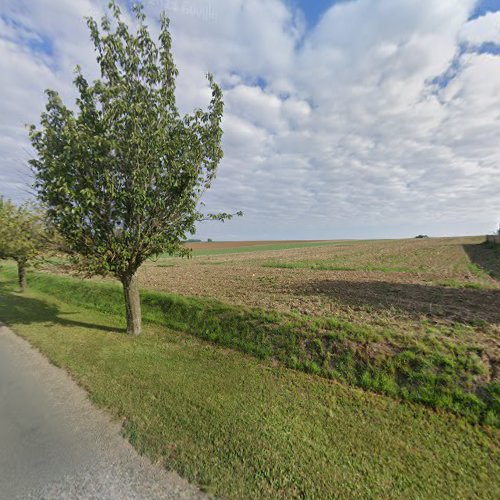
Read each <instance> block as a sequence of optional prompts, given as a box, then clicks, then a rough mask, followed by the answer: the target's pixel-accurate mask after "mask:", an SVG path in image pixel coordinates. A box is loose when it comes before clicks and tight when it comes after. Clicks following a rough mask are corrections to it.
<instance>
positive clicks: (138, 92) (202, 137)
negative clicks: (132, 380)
mask: <svg viewBox="0 0 500 500" xmlns="http://www.w3.org/2000/svg"><path fill="white" fill-rule="evenodd" d="M109 7H110V9H111V12H112V15H113V17H114V21H112V20H110V19H109V18H108V17H104V18H103V19H102V20H101V23H100V29H99V27H98V24H97V23H96V21H95V20H94V19H92V18H88V19H87V24H88V26H89V29H90V35H91V39H92V41H93V43H94V47H95V50H96V52H97V62H98V64H99V67H100V73H101V78H100V79H99V80H96V81H94V82H93V83H89V82H88V81H87V80H86V79H85V78H84V76H83V75H82V74H81V72H80V70H79V68H77V73H76V78H75V80H74V84H75V86H76V89H77V91H78V93H79V97H78V99H77V101H76V104H77V110H76V112H73V111H72V110H70V109H68V108H67V107H66V106H65V105H64V104H63V103H62V101H61V99H60V97H59V96H58V94H57V93H56V92H54V91H47V96H48V103H47V106H46V111H45V112H44V113H43V114H42V117H41V130H37V129H36V128H35V126H31V128H30V138H31V141H32V144H33V146H34V148H35V150H36V152H37V158H36V159H34V160H31V165H32V167H33V169H34V172H35V176H36V182H35V188H36V189H37V191H38V195H39V198H40V199H41V200H42V201H43V202H44V204H45V205H46V206H47V207H48V216H49V218H50V220H51V222H52V223H53V224H54V226H55V227H56V228H57V230H58V231H59V232H60V234H61V235H62V236H63V238H64V239H65V240H66V243H67V245H68V247H69V249H70V251H71V253H72V256H73V258H74V260H75V261H76V263H77V264H79V266H80V268H81V269H82V270H84V271H85V272H86V273H87V274H88V275H93V274H101V275H106V274H111V275H113V276H115V277H116V278H117V279H119V280H120V281H121V283H122V284H123V290H124V296H125V304H126V315H127V332H128V333H130V334H138V333H140V331H141V310H140V299H139V292H138V287H137V279H136V272H137V270H138V269H139V267H140V266H141V264H142V263H143V262H144V261H145V260H146V259H147V258H149V257H150V256H153V255H157V254H160V253H165V252H167V253H170V254H172V253H176V252H181V253H187V252H188V250H187V249H185V248H184V247H183V246H182V241H183V240H184V239H185V235H186V234H188V233H193V232H194V231H195V224H196V222H197V221H199V220H202V219H204V218H208V219H212V220H213V219H218V220H225V219H228V218H230V217H231V215H230V214H208V215H207V216H203V215H202V214H201V213H200V212H199V209H198V207H199V205H200V198H201V196H202V194H203V193H204V192H205V191H206V190H207V189H208V188H210V186H211V184H212V181H213V180H214V178H215V173H216V169H217V166H218V164H219V162H220V160H221V159H222V149H221V139H222V130H221V127H220V123H221V119H222V113H223V101H222V93H221V90H220V88H219V86H218V85H217V84H216V83H215V82H214V80H213V78H212V76H211V75H208V81H209V84H210V88H211V94H212V97H211V101H210V104H209V106H208V109H207V110H206V111H203V110H201V109H196V110H195V111H194V112H193V113H192V114H188V115H185V116H181V115H180V114H179V111H178V109H177V107H176V100H175V80H176V77H177V75H178V71H177V68H176V67H175V65H174V62H173V59H172V54H171V37H170V33H169V21H168V18H167V17H165V15H164V14H162V16H161V18H160V35H159V40H158V46H157V44H156V43H155V42H154V41H153V39H152V38H151V35H150V33H149V31H148V28H147V26H146V25H145V23H144V22H145V16H144V14H143V11H142V7H141V6H137V5H136V6H134V12H135V15H136V19H137V24H138V27H137V31H136V32H135V33H132V32H131V31H130V29H129V27H128V26H127V25H126V24H125V23H124V22H123V21H122V18H121V13H120V9H119V8H118V6H117V5H116V4H115V3H114V2H111V3H110V4H109ZM112 24H113V25H114V27H113V26H112Z"/></svg>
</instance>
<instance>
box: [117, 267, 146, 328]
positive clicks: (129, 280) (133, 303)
mask: <svg viewBox="0 0 500 500" xmlns="http://www.w3.org/2000/svg"><path fill="white" fill-rule="evenodd" d="M121 281H122V284H123V294H124V296H125V311H126V314H127V333H128V334H129V335H139V334H140V333H141V298H140V296H139V287H138V286H137V276H136V275H135V274H134V275H132V276H125V277H123V278H122V280H121Z"/></svg>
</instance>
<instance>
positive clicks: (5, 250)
mask: <svg viewBox="0 0 500 500" xmlns="http://www.w3.org/2000/svg"><path fill="white" fill-rule="evenodd" d="M46 241H47V237H46V232H45V226H44V222H43V217H42V215H41V214H40V213H39V212H37V211H34V210H32V209H31V208H30V207H29V206H28V205H26V204H25V205H22V206H20V207H17V206H16V205H14V204H13V203H11V202H10V201H4V200H3V198H1V197H0V258H1V259H13V260H15V261H16V263H17V275H18V281H19V288H20V290H21V292H24V291H25V290H26V286H27V282H26V269H27V268H28V266H29V265H30V264H31V263H32V262H33V261H34V260H36V259H38V258H39V257H40V255H41V253H42V251H43V250H44V247H45V244H46Z"/></svg>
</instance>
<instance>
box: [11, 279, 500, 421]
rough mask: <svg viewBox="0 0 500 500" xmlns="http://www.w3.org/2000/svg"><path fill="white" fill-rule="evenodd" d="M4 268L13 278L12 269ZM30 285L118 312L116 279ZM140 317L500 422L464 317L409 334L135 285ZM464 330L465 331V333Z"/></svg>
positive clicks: (499, 407) (494, 389)
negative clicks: (138, 290) (112, 281)
mask: <svg viewBox="0 0 500 500" xmlns="http://www.w3.org/2000/svg"><path fill="white" fill-rule="evenodd" d="M9 276H10V277H11V278H12V279H13V278H14V274H13V273H11V274H9ZM32 286H33V288H34V289H36V290H37V291H39V292H42V293H44V294H46V295H52V296H54V297H55V298H63V299H64V300H65V301H66V302H67V303H68V304H72V305H76V306H83V307H87V308H91V309H93V310H96V311H100V312H103V313H106V314H112V315H117V316H120V315H122V309H123V299H122V292H121V289H120V287H119V286H117V285H113V284H110V283H100V282H89V281H81V280H77V279H74V278H69V277H62V276H53V275H49V274H40V273H39V274H37V275H36V278H35V279H33V280H32ZM142 304H143V318H144V320H145V322H147V323H151V324H155V325H159V326H166V327H168V328H172V329H174V330H177V331H181V332H186V333H190V334H193V335H195V336H197V337H200V338H202V339H204V340H208V341H211V342H214V343H216V344H219V345H222V346H225V347H231V348H235V349H238V350H240V351H242V352H245V353H249V354H253V355H255V356H257V357H259V358H260V359H271V360H277V361H279V362H280V363H282V364H283V365H285V366H287V367H289V368H295V369H299V370H301V371H305V372H309V373H313V374H316V375H320V376H323V377H326V378H331V379H336V380H341V381H344V382H348V383H349V384H351V385H356V386H360V387H362V388H364V389H369V390H372V391H375V392H378V393H381V394H385V395H388V396H392V397H395V398H402V399H405V400H409V401H413V402H418V403H422V404H425V405H427V406H430V407H433V408H436V409H444V410H448V411H452V412H454V413H456V414H458V415H460V416H462V417H464V418H465V419H467V420H468V421H469V422H471V423H485V424H487V425H490V426H494V427H498V426H499V425H500V384H498V383H496V382H490V381H489V379H488V377H487V376H485V375H486V374H485V369H486V368H485V366H484V364H483V362H482V355H483V352H482V351H483V348H482V347H480V346H478V345H476V343H475V342H474V338H473V335H474V332H475V331H474V329H473V327H471V326H468V325H465V324H460V323H456V324H452V325H450V326H441V327H439V328H436V327H435V326H433V325H428V327H426V332H425V336H422V335H419V336H412V335H409V334H407V333H401V332H398V331H397V330H395V329H391V328H390V327H376V326H364V325H358V324H353V323H350V322H347V321H340V320H338V319H336V318H335V317H307V316H299V315H293V314H284V313H278V312H269V311H263V310H259V309H250V308H245V307H241V306H234V305H228V304H224V303H221V302H218V301H215V300H210V299H202V298H189V297H181V296H178V295H174V294H166V293H161V292H153V291H147V292H143V293H142ZM471 337H472V338H471Z"/></svg>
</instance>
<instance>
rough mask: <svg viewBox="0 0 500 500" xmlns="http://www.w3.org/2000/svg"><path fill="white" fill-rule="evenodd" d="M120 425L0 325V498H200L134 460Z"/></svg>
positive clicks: (144, 462)
mask: <svg viewBox="0 0 500 500" xmlns="http://www.w3.org/2000/svg"><path fill="white" fill-rule="evenodd" d="M120 429H121V426H120V423H119V422H113V421H112V420H111V419H110V417H109V416H108V415H107V414H106V413H105V412H103V411H101V410H99V409H97V408H95V407H94V406H93V405H92V404H91V403H90V401H89V400H88V398H87V395H86V393H85V391H84V390H83V389H81V388H80V387H78V386H77V385H76V384H75V383H74V382H73V381H72V380H71V378H70V377H69V376H68V375H67V373H66V372H65V371H63V370H61V369H59V368H56V367H55V366H53V365H51V364H50V363H49V362H48V361H47V360H46V358H45V357H44V356H42V355H41V354H40V353H39V352H38V351H36V350H34V349H33V348H32V347H31V346H30V345H29V344H28V343H27V342H26V341H24V340H23V339H21V338H20V337H18V336H16V335H15V334H14V333H12V331H10V330H9V329H8V328H6V327H5V326H2V325H1V324H0V498H1V499H2V500H4V499H5V500H9V499H15V498H22V499H42V498H44V499H59V498H61V499H63V498H64V499H103V498H105V499H109V500H112V499H120V500H125V499H148V500H149V499H164V498H181V499H184V498H203V495H202V494H201V493H200V492H199V491H198V490H197V489H196V488H195V487H194V486H192V485H190V484H189V483H187V482H186V481H184V480H183V479H181V478H180V477H179V476H178V475H177V474H175V473H171V472H167V471H165V470H164V469H162V468H160V467H157V466H155V465H153V464H151V462H149V461H148V460H147V459H145V458H143V457H140V456H139V455H138V454H137V453H136V452H135V450H134V449H133V448H132V446H131V445H130V444H129V443H128V442H127V441H126V440H125V439H124V438H123V437H121V435H120Z"/></svg>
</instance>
